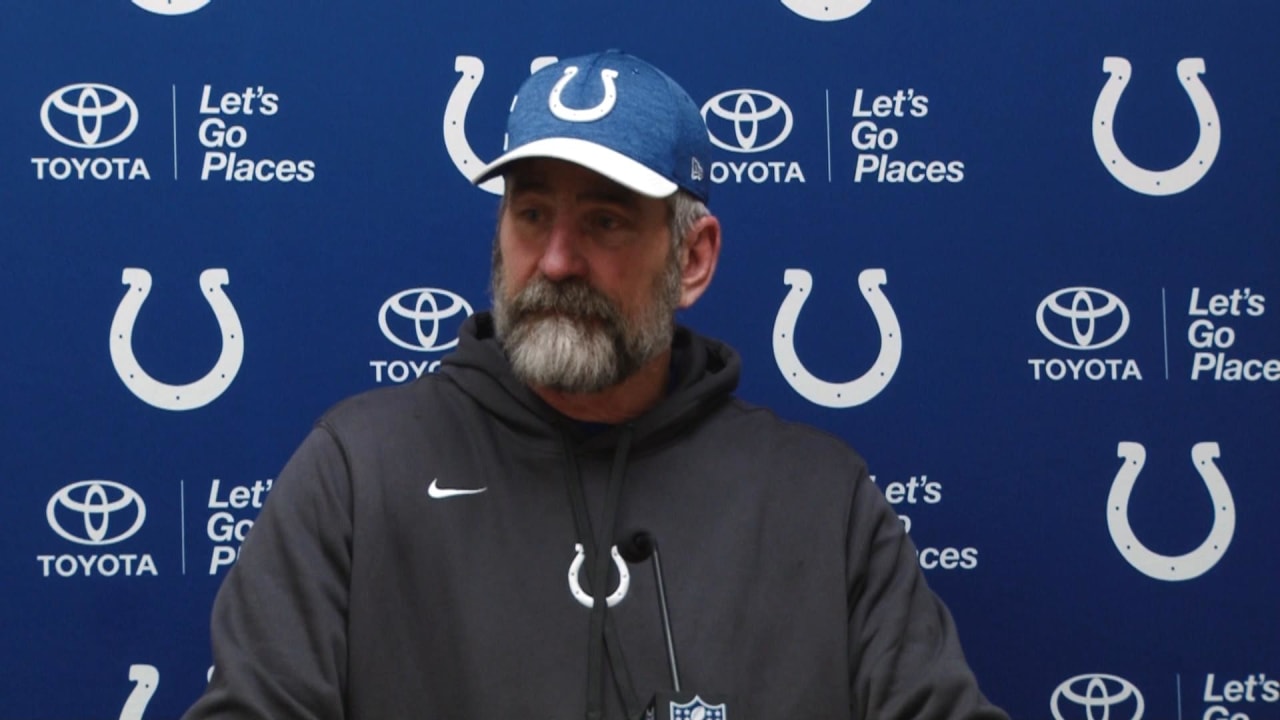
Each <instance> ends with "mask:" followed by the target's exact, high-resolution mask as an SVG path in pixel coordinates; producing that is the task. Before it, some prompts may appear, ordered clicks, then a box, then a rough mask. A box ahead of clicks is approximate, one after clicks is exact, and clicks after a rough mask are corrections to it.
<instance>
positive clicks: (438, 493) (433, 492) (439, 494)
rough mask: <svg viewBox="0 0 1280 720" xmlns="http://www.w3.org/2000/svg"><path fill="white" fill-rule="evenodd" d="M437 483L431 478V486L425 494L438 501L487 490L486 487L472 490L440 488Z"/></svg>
mask: <svg viewBox="0 0 1280 720" xmlns="http://www.w3.org/2000/svg"><path fill="white" fill-rule="evenodd" d="M438 483H439V480H437V479H436V478H431V485H430V487H428V488H427V494H428V495H430V496H431V497H433V498H435V499H437V500H440V499H443V498H451V497H457V496H459V495H477V494H479V493H482V492H484V491H485V490H488V489H489V488H487V487H482V488H474V489H471V488H442V487H440V485H439V484H438Z"/></svg>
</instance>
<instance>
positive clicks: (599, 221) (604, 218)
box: [594, 213, 622, 230]
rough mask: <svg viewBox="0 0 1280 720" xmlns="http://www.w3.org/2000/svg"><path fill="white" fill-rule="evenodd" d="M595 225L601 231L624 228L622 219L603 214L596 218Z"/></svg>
mask: <svg viewBox="0 0 1280 720" xmlns="http://www.w3.org/2000/svg"><path fill="white" fill-rule="evenodd" d="M594 225H595V226H596V227H597V228H599V229H601V230H617V229H618V228H620V227H622V219H621V218H619V217H618V216H616V215H608V214H603V213H602V214H600V215H597V216H596V217H595V220H594Z"/></svg>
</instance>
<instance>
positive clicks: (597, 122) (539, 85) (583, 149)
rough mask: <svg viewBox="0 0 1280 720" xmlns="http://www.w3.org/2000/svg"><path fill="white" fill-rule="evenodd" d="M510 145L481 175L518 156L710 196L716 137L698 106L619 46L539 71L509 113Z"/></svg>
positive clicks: (654, 190) (660, 190)
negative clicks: (713, 139)
mask: <svg viewBox="0 0 1280 720" xmlns="http://www.w3.org/2000/svg"><path fill="white" fill-rule="evenodd" d="M507 141H508V147H509V148H510V149H509V150H508V151H507V152H506V153H504V154H503V155H502V157H499V158H498V159H497V160H495V161H493V162H492V163H490V164H489V165H488V166H487V167H485V168H484V169H483V170H482V171H481V172H480V174H479V175H478V176H477V177H475V178H474V180H473V181H474V182H477V183H479V182H484V181H485V180H488V179H489V178H490V177H493V176H494V175H498V174H500V173H501V172H502V170H503V168H504V167H505V166H506V165H507V164H508V163H510V162H511V161H513V160H518V159H520V158H527V157H551V158H558V159H561V160H568V161H569V162H573V163H577V164H579V165H582V166H584V167H587V168H590V169H591V170H594V171H596V172H598V173H600V174H601V175H604V176H606V177H608V178H610V179H612V180H614V181H615V182H617V183H619V184H621V185H624V186H626V187H629V188H631V189H632V190H635V191H636V192H638V193H641V194H643V195H649V196H651V197H667V196H669V195H671V194H672V193H674V192H675V191H676V189H677V188H683V189H684V190H687V191H688V192H690V193H692V194H693V195H695V196H697V197H698V198H699V199H701V200H703V201H704V202H705V201H706V200H707V196H708V194H709V191H710V183H709V181H708V179H707V177H706V173H704V172H703V170H702V168H703V167H704V166H705V164H706V163H708V162H710V158H711V141H710V139H709V137H708V135H707V128H706V125H705V124H704V123H703V120H702V115H701V113H700V112H699V110H698V106H697V105H696V104H695V103H694V102H693V99H692V98H690V97H689V94H688V93H686V92H685V91H684V90H683V89H682V88H681V87H680V86H679V85H678V84H676V82H675V81H674V80H672V79H671V78H669V77H667V75H666V74H665V73H663V72H662V71H661V70H658V69H657V68H655V67H654V66H652V65H650V64H649V63H647V62H645V61H643V60H641V59H639V58H637V57H635V56H632V55H628V54H626V53H622V52H619V51H617V50H608V51H605V52H602V53H595V54H593V55H584V56H582V57H576V58H569V59H567V60H562V61H560V62H558V63H555V64H553V65H549V66H547V67H545V68H543V69H542V70H540V71H538V72H537V73H535V74H533V75H532V76H531V77H530V78H529V79H528V80H526V81H525V83H524V85H522V86H521V87H520V92H519V93H518V94H517V95H516V100H515V103H514V104H513V105H512V109H511V115H510V116H509V117H508V118H507Z"/></svg>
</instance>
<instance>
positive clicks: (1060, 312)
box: [1036, 287, 1129, 350]
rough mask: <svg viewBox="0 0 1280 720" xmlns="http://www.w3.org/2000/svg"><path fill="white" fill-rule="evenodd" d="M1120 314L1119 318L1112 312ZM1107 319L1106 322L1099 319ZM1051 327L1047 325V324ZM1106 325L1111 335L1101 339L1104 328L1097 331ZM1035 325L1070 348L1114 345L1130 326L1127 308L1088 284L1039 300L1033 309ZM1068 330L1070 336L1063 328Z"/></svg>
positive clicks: (1059, 343)
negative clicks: (1036, 306) (1055, 318)
mask: <svg viewBox="0 0 1280 720" xmlns="http://www.w3.org/2000/svg"><path fill="white" fill-rule="evenodd" d="M1046 311H1048V312H1051V313H1053V315H1054V316H1056V317H1058V318H1063V319H1064V320H1065V322H1064V321H1063V320H1053V319H1052V318H1049V317H1047V316H1046V314H1045V313H1046ZM1116 313H1119V319H1118V320H1112V319H1111V318H1112V315H1114V314H1116ZM1103 320H1107V321H1108V322H1106V323H1101V322H1100V321H1103ZM1051 324H1052V325H1053V328H1050V325H1051ZM1100 324H1105V326H1106V328H1109V329H1110V330H1111V334H1110V335H1107V336H1106V338H1105V339H1101V337H1102V335H1105V334H1106V332H1107V331H1106V330H1102V331H1101V332H1099V325H1100ZM1036 325H1037V326H1039V328H1040V332H1041V333H1042V334H1043V335H1044V336H1045V338H1047V339H1048V340H1049V341H1050V342H1052V343H1053V344H1055V345H1059V346H1061V347H1064V348H1067V349H1069V350H1097V349H1099V348H1104V347H1107V346H1108V345H1112V344H1115V342H1116V341H1117V340H1119V339H1120V338H1122V337H1124V334H1125V331H1126V330H1128V329H1129V308H1127V307H1125V305H1124V302H1123V301H1122V300H1121V299H1120V298H1118V297H1116V296H1115V295H1113V294H1111V293H1109V292H1107V291H1106V290H1100V289H1098V288H1091V287H1069V288H1063V289H1061V290H1059V291H1057V292H1055V293H1050V294H1049V296H1048V297H1046V298H1045V299H1044V300H1041V301H1040V307H1039V308H1037V309H1036ZM1067 329H1070V337H1065V338H1064V335H1065V334H1066V333H1065V332H1064V331H1065V330H1067Z"/></svg>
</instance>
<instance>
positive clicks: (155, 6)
mask: <svg viewBox="0 0 1280 720" xmlns="http://www.w3.org/2000/svg"><path fill="white" fill-rule="evenodd" d="M210 1H211V0H133V4H134V5H137V6H138V7H140V8H142V9H143V10H146V11H148V12H153V13H156V14H157V15H186V14H187V13H193V12H195V11H197V10H199V9H200V8H202V7H204V6H205V5H208V4H209V3H210Z"/></svg>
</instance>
